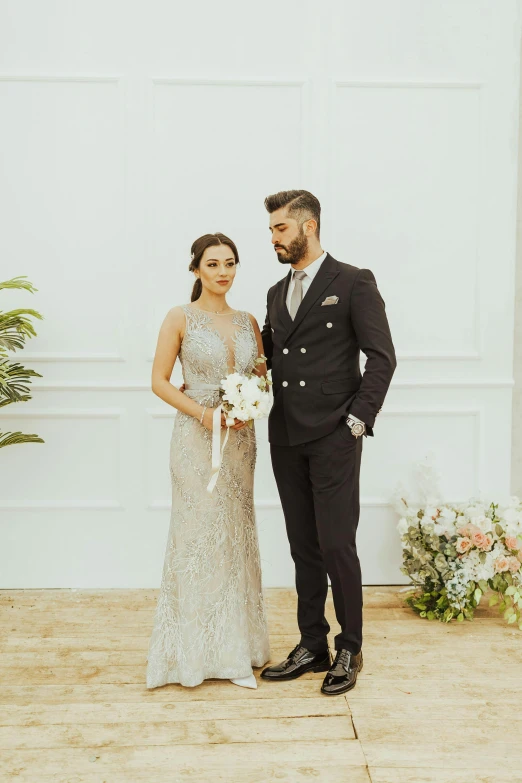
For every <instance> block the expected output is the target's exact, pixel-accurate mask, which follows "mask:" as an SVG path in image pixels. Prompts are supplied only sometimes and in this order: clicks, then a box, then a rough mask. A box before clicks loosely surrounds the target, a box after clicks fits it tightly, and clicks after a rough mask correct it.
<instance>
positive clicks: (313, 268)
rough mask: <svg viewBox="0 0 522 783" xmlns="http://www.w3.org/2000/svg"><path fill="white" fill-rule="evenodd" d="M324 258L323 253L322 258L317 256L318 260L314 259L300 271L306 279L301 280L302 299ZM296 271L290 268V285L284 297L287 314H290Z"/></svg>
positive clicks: (324, 254)
mask: <svg viewBox="0 0 522 783" xmlns="http://www.w3.org/2000/svg"><path fill="white" fill-rule="evenodd" d="M325 258H326V253H323V255H322V256H319V258H316V259H315V261H312V263H311V264H308V266H307V267H306V268H305V269H302V270H301V271H302V272H304V273H305V274H306V277H305V278H303V299H304V296H305V294H306V292H307V291H308V289H309V288H310V286H311V285H312V280H313V279H314V277H315V276H316V274H317V273H318V271H319V267H320V266H321V264H322V263H323V261H324V259H325ZM296 271H297V270H296V269H293V268H292V279H291V280H290V285H289V286H288V294H287V297H286V306H287V307H288V312H290V300H291V298H292V293H293V290H294V285H295V280H294V274H295V272H296Z"/></svg>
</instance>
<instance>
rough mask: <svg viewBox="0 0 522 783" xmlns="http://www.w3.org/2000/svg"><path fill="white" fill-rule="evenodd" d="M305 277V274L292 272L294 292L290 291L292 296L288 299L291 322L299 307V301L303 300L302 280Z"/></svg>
mask: <svg viewBox="0 0 522 783" xmlns="http://www.w3.org/2000/svg"><path fill="white" fill-rule="evenodd" d="M305 277H306V272H302V271H299V272H295V271H294V290H293V291H292V296H291V298H290V308H289V313H290V318H291V319H292V321H293V320H294V318H295V315H296V313H297V309H298V307H299V305H300V304H301V301H302V299H303V280H304V279H305Z"/></svg>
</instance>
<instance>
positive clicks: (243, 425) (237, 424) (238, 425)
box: [230, 419, 247, 430]
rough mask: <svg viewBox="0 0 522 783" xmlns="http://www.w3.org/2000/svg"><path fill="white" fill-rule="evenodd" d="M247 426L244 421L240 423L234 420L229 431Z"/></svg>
mask: <svg viewBox="0 0 522 783" xmlns="http://www.w3.org/2000/svg"><path fill="white" fill-rule="evenodd" d="M246 426H247V422H246V421H241V420H240V419H234V424H232V425H231V426H230V429H231V430H242V429H243V427H246Z"/></svg>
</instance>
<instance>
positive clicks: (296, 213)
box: [265, 190, 321, 239]
mask: <svg viewBox="0 0 522 783" xmlns="http://www.w3.org/2000/svg"><path fill="white" fill-rule="evenodd" d="M265 207H266V210H267V212H269V213H270V214H272V212H275V211H276V209H281V207H288V215H289V217H293V218H295V219H296V220H297V222H298V223H299V224H300V225H301V224H302V223H304V221H305V220H311V219H313V220H315V221H316V223H317V239H319V234H320V231H321V205H320V203H319V199H318V198H316V197H315V196H314V195H313V193H310V192H309V191H308V190H280V191H279V193H274V195H273V196H267V197H266V198H265Z"/></svg>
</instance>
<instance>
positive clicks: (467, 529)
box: [458, 522, 481, 538]
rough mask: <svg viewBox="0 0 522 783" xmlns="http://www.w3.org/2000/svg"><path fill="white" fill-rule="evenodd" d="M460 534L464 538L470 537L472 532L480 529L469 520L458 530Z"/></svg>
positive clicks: (477, 531)
mask: <svg viewBox="0 0 522 783" xmlns="http://www.w3.org/2000/svg"><path fill="white" fill-rule="evenodd" d="M458 532H459V534H460V535H461V536H464V537H465V538H471V536H472V535H474V533H480V532H481V530H480V528H478V527H477V526H476V525H472V524H471V522H468V524H467V525H464V527H461V528H460V530H459V531H458Z"/></svg>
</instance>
